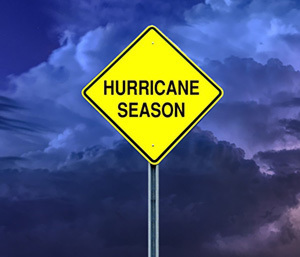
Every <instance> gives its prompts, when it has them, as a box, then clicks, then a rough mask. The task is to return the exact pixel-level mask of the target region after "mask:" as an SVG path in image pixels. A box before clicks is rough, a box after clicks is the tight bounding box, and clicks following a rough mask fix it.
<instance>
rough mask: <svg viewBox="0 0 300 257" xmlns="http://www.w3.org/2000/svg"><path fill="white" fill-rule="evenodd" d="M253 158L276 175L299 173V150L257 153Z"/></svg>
mask: <svg viewBox="0 0 300 257" xmlns="http://www.w3.org/2000/svg"><path fill="white" fill-rule="evenodd" d="M254 158H255V159H256V160H257V161H259V162H260V163H264V164H266V165H267V166H268V167H269V169H270V170H271V171H273V172H275V173H276V174H280V175H282V174H286V173H287V174H293V173H296V174H298V173H299V172H300V149H292V150H286V149H284V150H280V151H275V150H271V151H266V152H258V153H257V154H256V155H255V156H254Z"/></svg>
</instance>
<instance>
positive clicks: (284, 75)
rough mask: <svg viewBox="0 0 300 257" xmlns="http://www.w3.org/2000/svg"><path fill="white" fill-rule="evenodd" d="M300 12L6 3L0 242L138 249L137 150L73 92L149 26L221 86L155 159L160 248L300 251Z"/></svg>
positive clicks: (224, 4) (141, 170)
mask: <svg viewBox="0 0 300 257" xmlns="http://www.w3.org/2000/svg"><path fill="white" fill-rule="evenodd" d="M299 21H300V5H299V3H298V2H297V1H291V0H285V1H284V0H279V1H268V0H267V1H258V0H247V1H246V0H244V1H235V0H206V1H159V0H154V1H140V0H134V1H123V0H114V1H96V0H90V1H82V0H73V1H71V0H69V1H58V0H57V1H29V2H28V3H27V2H26V3H25V1H10V2H7V1H6V2H3V3H1V4H0V24H1V25H0V26H1V30H0V31H1V40H0V85H1V87H0V139H1V140H0V177H1V179H0V206H1V210H3V211H1V212H0V239H1V240H0V253H1V254H2V255H3V256H33V257H35V256H53V255H55V256H71V255H72V256H102V255H103V256H117V255H120V254H122V255H125V256H140V255H146V253H147V245H146V243H147V173H146V170H147V163H146V161H145V160H144V159H143V158H142V157H141V156H139V154H138V153H136V151H135V150H134V149H133V148H132V147H131V146H130V145H129V144H128V143H127V142H126V141H125V140H124V139H122V138H121V136H120V135H119V134H118V133H117V132H116V131H115V130H114V129H113V128H112V127H111V126H110V125H109V124H108V123H107V122H106V121H105V120H104V119H103V118H102V117H101V116H100V115H99V114H98V113H97V112H96V111H95V110H93V109H92V108H91V106H89V104H88V103H87V102H86V101H85V100H84V99H83V98H82V96H81V93H80V92H81V90H82V88H83V87H84V86H85V85H86V84H87V83H88V82H89V81H90V80H91V79H92V78H93V77H94V76H95V75H96V74H98V73H99V72H100V71H101V70H102V69H103V68H104V67H105V66H106V65H107V64H108V63H109V62H110V61H111V60H112V59H113V58H114V57H115V56H116V55H118V54H119V53H120V52H121V51H122V50H123V49H124V48H125V47H126V46H127V45H128V44H129V43H130V42H131V41H132V40H133V39H134V38H135V37H136V36H137V35H138V34H139V33H140V32H141V31H142V30H143V29H144V28H145V27H146V26H148V25H155V26H157V27H158V28H159V29H161V30H162V31H163V32H164V33H165V34H166V35H167V36H168V37H169V38H170V39H171V40H172V41H174V42H175V43H176V44H177V45H178V46H179V47H180V48H181V49H182V50H183V51H184V52H185V53H186V54H187V55H188V56H189V57H190V58H191V59H193V61H195V62H196V63H197V64H198V65H199V66H200V67H201V68H202V69H203V70H204V71H205V72H206V73H207V74H209V76H210V77H212V78H213V79H214V80H215V81H216V82H217V83H218V84H219V85H220V86H221V87H222V88H223V89H224V92H225V95H224V97H223V98H222V100H221V101H220V103H218V104H217V105H216V106H215V107H214V108H213V110H212V111H211V112H210V113H209V115H207V116H206V117H205V118H204V119H203V120H202V121H201V122H200V123H199V124H198V126H197V127H196V128H195V129H193V131H192V132H191V133H189V135H188V136H187V137H186V139H184V140H183V141H182V142H181V143H180V144H179V145H178V146H177V147H176V148H175V149H174V151H172V152H171V153H170V154H169V155H168V156H167V157H166V159H165V160H164V161H163V162H162V164H161V169H160V170H161V174H160V176H161V198H160V199H161V205H160V206H161V220H160V225H161V254H162V255H164V256H175V257H176V256H191V257H193V256H199V255H201V254H202V256H211V257H217V256H230V257H232V256H249V257H250V256H264V257H268V256H272V257H273V256H275V257H277V256H283V255H286V256H291V257H294V256H297V253H298V252H299V251H300V249H299V246H298V245H299V236H300V226H299V224H300V205H299V200H298V198H299V192H300V187H299V179H300V175H299V170H300V162H299V159H300V120H299V119H300V115H299V107H300V95H299V91H300V71H299V70H300V61H299V55H300V48H299V45H300V44H299V43H300V22H299ZM28 238H30V240H28ZM16 245H17V246H18V247H16ZM71 245H73V246H74V245H75V247H73V246H72V247H71Z"/></svg>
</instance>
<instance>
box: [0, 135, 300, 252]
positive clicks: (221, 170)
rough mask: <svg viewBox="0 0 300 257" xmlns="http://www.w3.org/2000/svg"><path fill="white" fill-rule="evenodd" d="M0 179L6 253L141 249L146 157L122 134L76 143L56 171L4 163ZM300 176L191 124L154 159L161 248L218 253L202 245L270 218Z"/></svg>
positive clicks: (289, 202)
mask: <svg viewBox="0 0 300 257" xmlns="http://www.w3.org/2000/svg"><path fill="white" fill-rule="evenodd" d="M0 178H1V179H0V181H1V183H0V205H1V210H4V211H2V212H1V213H0V228H1V229H0V238H1V241H0V249H3V250H2V252H1V253H2V254H3V255H4V256H14V257H15V256H22V255H24V254H25V255H30V256H32V257H35V256H53V254H55V256H78V257H79V256H90V257H93V256H99V255H100V256H102V255H103V256H119V255H120V254H121V255H123V256H140V255H146V252H147V163H146V161H145V160H144V159H143V158H142V157H141V156H140V155H139V154H138V153H137V152H136V151H134V149H133V148H132V147H131V146H130V145H129V144H128V143H125V142H124V141H122V142H119V143H117V144H116V146H115V148H114V149H111V150H104V151H103V149H101V147H100V148H99V147H97V146H95V147H92V148H88V149H86V150H85V151H82V152H76V153H75V152H74V153H72V154H71V155H70V156H69V158H68V159H67V160H66V162H65V165H64V166H63V167H62V168H61V169H60V170H57V171H53V172H49V171H47V170H41V169H38V170H29V169H22V170H18V169H15V170H13V169H10V170H9V169H7V170H3V171H1V172H0ZM299 182H300V176H298V175H297V174H285V176H284V177H283V178H281V177H267V176H264V175H262V174H261V173H260V172H259V168H258V166H257V165H256V164H255V162H254V161H253V160H246V159H245V158H244V152H243V150H242V149H239V148H237V147H235V145H233V144H230V143H228V142H225V141H218V140H217V139H216V138H215V137H214V136H213V134H212V133H211V132H205V131H199V130H198V131H194V132H193V133H190V134H189V136H188V137H187V138H186V139H184V140H183V142H182V143H180V144H179V145H178V146H177V147H176V149H175V150H174V151H172V152H171V153H170V155H169V156H168V157H167V158H166V160H165V161H164V162H163V163H162V165H161V166H160V210H161V216H160V225H161V237H160V238H161V254H163V255H164V256H175V257H177V256H190V257H194V256H195V257H196V256H199V254H205V256H226V253H225V252H224V254H223V255H218V254H217V253H212V252H211V250H207V249H206V248H205V247H203V245H204V244H205V243H207V242H213V241H214V238H215V235H216V234H220V235H222V236H230V235H245V234H247V233H252V232H253V231H255V229H257V228H258V227H260V226H262V225H264V224H265V223H269V222H274V221H276V220H277V219H278V218H279V217H280V216H281V215H282V213H284V211H285V210H287V209H288V208H289V207H292V206H295V205H296V203H297V201H296V194H297V193H298V192H299V190H300V188H299ZM289 242H290V241H289V240H288V241H287V242H286V243H287V244H289ZM277 243H278V244H281V242H280V241H279V242H277ZM16 244H17V245H18V247H14V246H15V245H16ZM221 253H222V252H219V254H221ZM231 256H234V255H233V254H232V255H231ZM243 256H248V255H247V253H246V254H245V255H243ZM249 256H250V255H249ZM265 256H268V255H265ZM270 256H271V255H270Z"/></svg>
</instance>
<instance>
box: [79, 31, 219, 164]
mask: <svg viewBox="0 0 300 257" xmlns="http://www.w3.org/2000/svg"><path fill="white" fill-rule="evenodd" d="M82 94H83V96H84V98H85V99H86V100H87V101H88V102H89V103H90V104H91V105H92V106H93V107H95V108H96V109H97V111H99V112H100V114H102V115H103V116H104V118H105V119H106V120H107V121H108V122H109V123H110V124H111V125H112V126H113V127H115V129H117V130H118V131H119V132H120V133H121V134H122V135H123V136H124V137H125V138H126V139H127V140H128V141H129V142H130V143H131V144H132V146H133V147H134V148H136V149H137V150H138V151H139V152H140V153H141V154H142V155H143V156H144V157H145V158H146V159H147V160H148V161H149V162H150V163H151V164H153V165H156V164H158V163H159V162H160V161H161V160H162V159H163V158H164V157H165V156H166V155H167V154H168V153H169V152H170V151H171V150H172V149H173V148H174V147H175V146H176V144H177V143H178V142H179V141H180V140H181V139H182V138H183V137H184V136H185V135H186V134H187V133H188V132H189V131H190V130H191V129H192V128H193V127H194V126H195V125H196V124H197V123H198V122H199V121H200V120H201V119H202V118H203V117H204V115H205V114H206V113H207V112H208V111H209V110H210V109H211V108H212V107H213V106H214V105H215V104H216V103H217V101H218V100H220V98H221V97H222V95H223V90H222V89H221V88H220V87H219V86H218V85H217V84H216V83H215V82H214V81H213V80H212V79H211V78H210V77H209V76H208V75H207V74H205V73H204V72H203V71H202V70H201V69H200V68H199V67H198V66H197V65H196V64H195V63H194V62H193V61H191V60H190V59H189V58H188V57H187V56H186V55H185V54H184V53H183V52H182V51H181V50H180V49H179V48H178V47H177V46H176V45H175V44H174V43H173V42H172V41H171V40H170V39H168V38H167V37H166V36H165V35H164V34H163V33H162V32H161V31H160V30H158V29H157V28H156V27H154V26H149V27H147V28H146V29H145V30H144V31H143V32H142V33H141V34H140V35H139V36H138V37H137V38H136V39H135V40H134V41H133V42H132V43H131V44H130V45H129V46H128V47H127V48H126V49H124V50H123V51H122V52H121V53H120V54H119V55H118V56H117V57H116V58H115V59H114V60H113V61H112V62H111V63H110V64H109V65H108V66H107V67H106V68H105V69H104V70H103V71H102V72H100V73H99V74H98V75H97V76H96V77H95V78H94V79H93V80H92V81H91V82H90V83H89V84H88V85H87V86H86V87H85V88H84V89H83V91H82Z"/></svg>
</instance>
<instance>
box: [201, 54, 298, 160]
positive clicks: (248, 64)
mask: <svg viewBox="0 0 300 257" xmlns="http://www.w3.org/2000/svg"><path fill="white" fill-rule="evenodd" d="M203 69H204V70H205V71H206V72H207V73H208V74H209V75H210V76H211V77H212V78H214V80H215V81H216V82H217V83H218V84H219V85H221V86H222V87H223V89H224V92H225V93H224V98H223V99H221V102H220V104H218V105H217V106H216V107H215V111H212V112H211V113H210V114H209V115H208V116H207V117H205V119H204V121H203V122H202V123H201V124H203V125H202V126H203V127H204V128H205V129H209V130H211V131H214V133H215V134H216V135H217V136H218V137H219V138H224V139H226V140H227V141H230V142H235V143H236V144H238V145H239V146H241V147H242V148H243V149H245V151H246V152H247V153H248V154H249V155H248V156H252V154H254V153H256V152H257V151H261V150H263V149H271V148H273V147H275V146H277V147H278V145H284V144H285V143H287V142H288V143H289V144H293V142H292V141H291V140H295V139H291V138H287V136H290V135H291V134H289V133H287V130H286V129H285V128H284V126H282V124H281V123H280V122H279V121H280V120H282V119H287V118H288V119H294V118H295V116H297V115H298V110H297V104H298V95H299V83H300V73H299V71H296V70H295V69H294V68H293V67H292V66H290V65H283V64H282V62H281V61H280V60H278V59H270V60H268V61H267V63H266V64H261V63H259V62H257V61H255V60H254V59H252V58H238V57H233V56H232V57H229V58H226V59H225V60H224V61H223V62H221V61H209V60H207V61H206V64H205V65H204V67H203ZM228 131H230V133H228Z"/></svg>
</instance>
